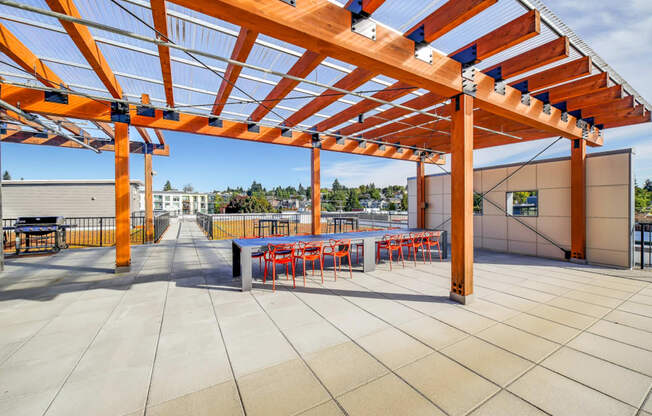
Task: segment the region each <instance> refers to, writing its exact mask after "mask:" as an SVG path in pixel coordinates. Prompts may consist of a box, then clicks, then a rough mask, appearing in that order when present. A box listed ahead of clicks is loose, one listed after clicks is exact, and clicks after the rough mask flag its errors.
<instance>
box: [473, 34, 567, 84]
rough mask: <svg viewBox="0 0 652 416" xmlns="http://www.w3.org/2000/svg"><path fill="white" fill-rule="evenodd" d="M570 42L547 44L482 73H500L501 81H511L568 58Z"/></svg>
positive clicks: (565, 38) (560, 40)
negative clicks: (513, 78) (512, 78)
mask: <svg viewBox="0 0 652 416" xmlns="http://www.w3.org/2000/svg"><path fill="white" fill-rule="evenodd" d="M569 47H570V45H569V41H568V38H567V37H563V38H558V39H555V40H553V41H550V42H548V43H545V44H543V45H541V46H539V47H536V48H534V49H530V50H529V51H527V52H523V53H522V54H520V55H517V56H515V57H513V58H509V59H507V60H506V61H503V62H501V63H499V64H496V65H494V66H492V67H489V68H487V69H485V70H483V71H482V72H484V73H485V74H490V73H492V72H499V73H500V78H499V79H509V78H511V77H515V76H518V75H521V74H524V73H526V72H529V71H532V70H534V69H536V68H540V67H542V66H544V65H548V64H549V63H552V62H556V61H559V60H561V59H564V58H568V53H569Z"/></svg>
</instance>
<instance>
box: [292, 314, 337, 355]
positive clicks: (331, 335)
mask: <svg viewBox="0 0 652 416" xmlns="http://www.w3.org/2000/svg"><path fill="white" fill-rule="evenodd" d="M284 333H285V336H287V337H288V339H289V340H290V342H291V343H292V345H293V346H294V348H296V349H297V350H298V351H299V354H301V355H308V354H311V353H313V352H317V351H319V350H323V349H326V348H329V347H332V346H335V345H338V344H342V343H344V342H346V341H348V340H349V339H348V338H347V337H346V336H345V335H343V334H342V333H341V332H340V331H338V330H337V329H336V328H334V327H333V326H332V325H331V324H330V323H328V322H327V321H325V320H321V321H319V322H315V323H311V324H307V325H303V326H298V327H294V328H290V329H286V330H285V331H284Z"/></svg>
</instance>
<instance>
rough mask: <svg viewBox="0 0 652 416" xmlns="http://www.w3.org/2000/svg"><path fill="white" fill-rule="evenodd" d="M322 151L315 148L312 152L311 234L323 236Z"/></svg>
mask: <svg viewBox="0 0 652 416" xmlns="http://www.w3.org/2000/svg"><path fill="white" fill-rule="evenodd" d="M319 152H320V149H319V148H317V147H313V148H312V150H311V163H310V178H311V183H310V186H311V188H310V189H311V192H312V217H311V227H310V230H311V233H312V234H313V235H316V234H321V167H320V166H321V165H320V163H319Z"/></svg>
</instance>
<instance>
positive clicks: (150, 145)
mask: <svg viewBox="0 0 652 416" xmlns="http://www.w3.org/2000/svg"><path fill="white" fill-rule="evenodd" d="M143 144H144V145H145V146H144V147H143V152H145V154H146V155H151V154H152V153H154V143H143Z"/></svg>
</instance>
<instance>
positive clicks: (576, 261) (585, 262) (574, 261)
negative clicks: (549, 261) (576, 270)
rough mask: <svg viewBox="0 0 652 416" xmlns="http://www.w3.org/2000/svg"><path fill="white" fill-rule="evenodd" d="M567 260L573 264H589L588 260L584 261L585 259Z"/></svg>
mask: <svg viewBox="0 0 652 416" xmlns="http://www.w3.org/2000/svg"><path fill="white" fill-rule="evenodd" d="M569 261H570V262H571V263H575V264H589V262H588V261H586V259H570V260H569Z"/></svg>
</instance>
